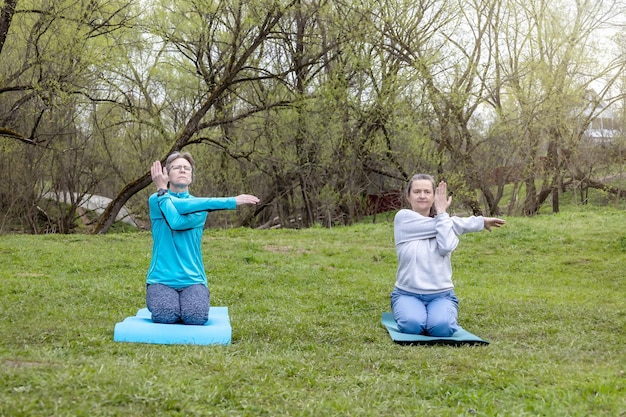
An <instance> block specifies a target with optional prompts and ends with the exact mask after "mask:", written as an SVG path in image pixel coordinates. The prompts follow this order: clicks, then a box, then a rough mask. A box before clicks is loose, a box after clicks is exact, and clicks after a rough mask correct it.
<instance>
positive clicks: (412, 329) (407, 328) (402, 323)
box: [396, 318, 425, 334]
mask: <svg viewBox="0 0 626 417" xmlns="http://www.w3.org/2000/svg"><path fill="white" fill-rule="evenodd" d="M396 323H397V325H398V330H399V331H400V332H402V333H411V334H422V333H424V328H425V326H424V323H422V322H420V321H419V320H415V319H411V318H400V319H397V320H396Z"/></svg>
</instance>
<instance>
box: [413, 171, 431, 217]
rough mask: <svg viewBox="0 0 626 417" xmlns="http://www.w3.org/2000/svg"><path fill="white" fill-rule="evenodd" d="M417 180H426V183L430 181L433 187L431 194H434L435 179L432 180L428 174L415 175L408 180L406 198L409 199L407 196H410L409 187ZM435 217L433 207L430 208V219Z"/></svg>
mask: <svg viewBox="0 0 626 417" xmlns="http://www.w3.org/2000/svg"><path fill="white" fill-rule="evenodd" d="M419 180H426V181H430V183H431V184H432V185H433V194H434V193H435V188H436V185H435V178H433V176H432V175H429V174H415V175H413V176H412V177H411V179H410V180H409V183H408V184H407V186H406V195H405V196H406V198H409V195H410V194H411V186H412V185H413V182H414V181H419ZM436 215H437V212H436V210H435V207H434V206H431V207H430V214H429V216H430V217H435V216H436Z"/></svg>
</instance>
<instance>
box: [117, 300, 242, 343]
mask: <svg viewBox="0 0 626 417" xmlns="http://www.w3.org/2000/svg"><path fill="white" fill-rule="evenodd" d="M231 337H232V328H231V326H230V319H229V317H228V307H211V309H210V310H209V321H207V322H206V323H205V324H204V325H202V326H191V325H185V324H163V323H155V322H153V321H152V314H151V313H150V311H149V310H148V309H147V308H142V309H140V310H139V311H137V315H135V316H131V317H127V318H126V319H124V321H122V322H120V323H117V324H116V325H115V330H114V334H113V340H114V341H116V342H134V343H154V344H163V345H174V344H187V345H229V344H230V340H231Z"/></svg>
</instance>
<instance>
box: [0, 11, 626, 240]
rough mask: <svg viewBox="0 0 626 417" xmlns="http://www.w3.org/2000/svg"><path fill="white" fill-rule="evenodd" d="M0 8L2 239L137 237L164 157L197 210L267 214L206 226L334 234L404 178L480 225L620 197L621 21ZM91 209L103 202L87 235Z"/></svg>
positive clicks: (625, 40)
mask: <svg viewBox="0 0 626 417" xmlns="http://www.w3.org/2000/svg"><path fill="white" fill-rule="evenodd" d="M0 8H1V14H0V147H1V149H2V152H1V153H0V175H1V176H2V181H1V182H0V232H4V233H6V232H14V231H20V232H27V233H44V232H60V233H70V232H73V231H75V230H76V229H77V226H78V225H79V224H81V221H82V220H81V219H85V218H89V219H90V221H91V223H89V222H88V223H89V224H88V225H89V230H90V231H91V232H93V233H106V232H107V231H108V230H109V229H110V227H111V226H112V225H113V223H114V220H115V217H116V216H117V215H118V213H119V211H120V209H122V207H126V208H128V209H129V210H130V211H131V212H132V213H134V215H135V218H136V220H137V222H138V223H139V224H141V225H144V226H147V225H148V216H147V197H148V195H149V194H150V193H152V192H154V191H155V190H154V187H153V186H152V185H151V180H150V175H149V168H150V165H151V163H152V162H153V161H154V160H164V159H165V158H166V156H167V155H168V154H169V153H171V152H172V151H176V150H186V151H190V152H191V153H192V154H193V155H194V157H195V159H196V163H197V169H196V172H195V181H194V184H192V194H194V195H198V196H230V195H237V194H240V193H251V194H255V195H257V196H259V197H260V198H261V200H262V204H261V205H259V206H257V207H254V208H253V209H249V210H248V209H244V210H240V211H238V212H236V213H230V214H229V215H228V216H227V217H224V216H223V217H219V216H218V217H215V220H210V221H211V222H213V223H209V225H213V226H220V225H235V226H240V225H243V226H250V227H272V226H275V225H282V226H283V227H307V226H311V225H314V224H322V225H324V226H327V227H330V226H332V225H334V224H349V223H351V222H353V221H355V220H358V219H360V218H361V217H362V216H364V215H366V214H368V213H372V212H375V211H377V210H378V209H380V207H377V205H383V206H385V205H388V204H389V203H390V201H391V202H398V201H400V199H399V198H398V192H401V190H402V188H403V187H404V186H405V184H406V180H407V179H408V178H410V177H411V175H412V174H414V173H417V172H426V173H431V174H433V175H434V176H435V177H436V178H437V179H438V180H439V179H443V180H446V181H448V183H449V189H451V190H453V191H454V202H455V204H456V205H457V206H458V208H459V209H465V210H467V211H468V212H473V213H476V214H479V213H482V214H486V215H495V214H502V213H503V212H504V214H508V215H532V214H535V213H537V212H538V210H539V209H540V208H541V207H542V206H543V205H544V204H547V203H548V202H551V204H552V209H553V210H555V211H558V207H559V200H558V196H559V195H560V193H561V192H563V191H564V190H566V189H570V190H575V191H576V192H577V193H579V196H580V200H581V202H583V203H584V202H585V196H586V191H587V189H588V188H589V187H594V188H599V189H602V190H604V191H605V192H606V193H607V195H608V196H609V197H611V196H613V197H615V198H620V197H624V195H625V192H624V187H623V186H622V185H623V184H624V180H623V179H622V180H620V179H621V178H623V175H622V174H623V173H624V165H625V159H624V148H625V146H626V145H625V143H626V142H625V140H624V120H625V119H626V118H625V117H624V111H625V110H624V109H625V108H626V106H624V96H625V94H624V93H625V92H626V74H625V73H624V69H625V66H626V25H625V16H626V1H624V0H567V1H566V0H410V1H403V0H376V1H371V0H291V1H284V0H246V1H237V0H229V1H219V0H214V1H212V0H177V1H175V2H173V1H164V0H50V1H44V0H4V1H2V0H0ZM599 125H601V126H600V127H599V128H598V129H596V130H594V132H596V133H597V132H600V134H599V135H598V134H595V135H594V134H590V132H591V131H592V129H590V128H591V127H592V126H596V127H598V126H599ZM505 186H507V188H506V189H505ZM505 190H506V193H508V198H507V200H506V204H504V206H503V201H502V199H503V196H504V194H505ZM520 190H523V192H522V193H520ZM518 193H519V196H520V197H519V198H517V196H518ZM90 195H99V196H104V197H108V198H110V199H112V200H111V203H110V204H109V205H108V206H107V208H106V210H105V211H104V212H103V213H102V214H100V215H99V216H98V217H93V216H92V217H89V216H88V214H86V213H84V212H83V211H82V210H81V208H80V207H79V206H80V203H81V202H82V201H84V199H85V198H86V196H90ZM393 204H395V203H393ZM393 204H392V205H393ZM81 215H82V217H81ZM210 217H211V216H210Z"/></svg>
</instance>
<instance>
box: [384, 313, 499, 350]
mask: <svg viewBox="0 0 626 417" xmlns="http://www.w3.org/2000/svg"><path fill="white" fill-rule="evenodd" d="M382 323H383V326H385V327H386V328H387V331H389V336H391V339H393V341H394V342H396V343H398V344H403V345H488V344H489V342H487V341H485V340H483V339H481V338H480V337H478V336H476V335H473V334H471V333H470V332H468V331H467V330H465V329H459V330H457V331H456V332H454V334H453V335H452V336H450V337H434V336H424V335H421V334H411V333H402V332H400V331H399V330H398V325H397V323H396V320H395V319H394V318H393V314H391V313H383V317H382Z"/></svg>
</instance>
